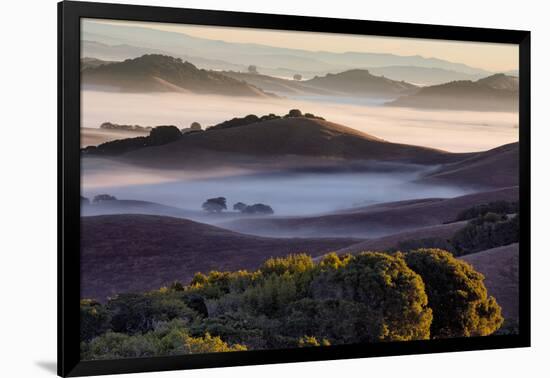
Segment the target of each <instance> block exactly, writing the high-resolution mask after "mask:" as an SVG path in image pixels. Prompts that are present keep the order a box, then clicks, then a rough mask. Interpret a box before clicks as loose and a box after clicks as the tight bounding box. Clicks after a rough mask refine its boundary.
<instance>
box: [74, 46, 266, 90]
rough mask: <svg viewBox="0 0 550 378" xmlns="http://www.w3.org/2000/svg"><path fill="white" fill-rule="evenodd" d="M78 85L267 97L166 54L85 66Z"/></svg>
mask: <svg viewBox="0 0 550 378" xmlns="http://www.w3.org/2000/svg"><path fill="white" fill-rule="evenodd" d="M81 77H82V84H83V85H84V86H93V87H94V88H96V89H105V90H119V91H124V92H192V93H209V94H220V95H230V96H253V97H267V96H270V95H268V94H266V93H265V92H263V91H261V90H260V89H258V88H256V87H253V86H251V85H249V84H246V83H245V82H242V81H238V80H235V79H233V78H230V77H227V76H224V75H222V74H220V73H217V72H214V71H207V70H201V69H199V68H197V67H196V66H194V65H193V64H191V63H189V62H183V61H182V60H181V59H179V58H173V57H170V56H166V55H156V54H151V55H143V56H141V57H139V58H135V59H127V60H125V61H123V62H116V63H111V64H107V65H98V66H95V67H94V66H93V65H89V64H88V67H87V68H85V69H84V70H83V71H82V76H81Z"/></svg>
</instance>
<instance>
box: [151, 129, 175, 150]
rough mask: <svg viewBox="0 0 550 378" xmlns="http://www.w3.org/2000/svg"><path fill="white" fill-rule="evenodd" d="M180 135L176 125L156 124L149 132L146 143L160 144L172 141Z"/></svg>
mask: <svg viewBox="0 0 550 378" xmlns="http://www.w3.org/2000/svg"><path fill="white" fill-rule="evenodd" d="M180 137H181V131H180V130H179V129H178V128H177V127H176V126H157V127H155V128H154V129H152V130H151V132H150V133H149V139H148V145H150V146H160V145H163V144H167V143H170V142H174V141H176V140H178V139H179V138H180Z"/></svg>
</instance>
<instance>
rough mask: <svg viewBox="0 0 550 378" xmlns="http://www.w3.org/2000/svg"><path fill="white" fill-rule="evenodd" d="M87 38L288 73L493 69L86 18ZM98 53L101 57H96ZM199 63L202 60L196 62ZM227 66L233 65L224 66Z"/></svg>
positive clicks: (474, 71)
mask: <svg viewBox="0 0 550 378" xmlns="http://www.w3.org/2000/svg"><path fill="white" fill-rule="evenodd" d="M82 35H83V38H84V39H85V40H90V41H96V42H101V43H104V44H110V45H124V44H127V45H135V46H140V48H152V49H158V50H161V51H164V52H165V53H168V54H171V55H177V56H179V55H182V54H185V55H187V56H196V57H201V58H203V59H209V60H220V61H225V62H230V63H231V64H235V65H244V66H245V67H247V66H248V65H250V64H254V65H256V66H258V67H263V68H265V69H270V70H274V69H284V70H287V72H289V76H290V77H291V76H292V75H291V74H290V72H294V73H301V74H306V73H307V72H317V73H319V72H324V73H326V72H337V71H344V70H348V69H352V68H357V67H363V68H369V67H383V66H415V67H426V68H440V69H445V70H452V71H456V72H462V73H466V74H476V75H482V76H488V75H490V74H491V73H492V72H489V71H487V70H484V69H480V68H476V67H471V66H468V65H466V64H463V63H456V62H450V61H446V60H443V59H438V58H426V57H422V56H419V55H410V56H404V55H403V56H401V55H393V54H387V53H370V52H342V53H340V52H327V51H309V50H300V49H292V48H283V47H273V46H267V45H261V44H254V43H232V42H225V41H220V40H212V39H206V38H199V37H194V36H191V35H188V34H184V33H179V32H170V31H161V30H154V29H148V28H143V27H139V26H117V25H107V24H101V23H98V22H93V21H89V22H85V23H83V28H82ZM96 57H97V58H101V57H99V56H96ZM197 64H199V63H197ZM224 69H226V70H227V69H234V68H229V67H225V68H224ZM304 76H306V75H304Z"/></svg>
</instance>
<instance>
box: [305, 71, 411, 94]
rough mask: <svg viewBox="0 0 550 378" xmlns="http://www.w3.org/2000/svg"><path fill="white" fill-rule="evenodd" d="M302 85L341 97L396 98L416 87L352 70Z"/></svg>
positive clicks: (314, 79)
mask: <svg viewBox="0 0 550 378" xmlns="http://www.w3.org/2000/svg"><path fill="white" fill-rule="evenodd" d="M304 84H306V85H308V86H311V87H315V88H319V89H324V90H330V91H333V92H337V93H338V92H339V93H340V94H343V95H352V96H357V95H360V96H369V97H396V96H398V95H403V94H410V93H415V92H416V91H417V90H418V87H417V86H415V85H413V84H410V83H407V82H404V81H395V80H391V79H388V78H386V77H383V76H375V75H373V74H371V73H370V72H369V71H368V70H362V69H354V70H348V71H344V72H340V73H337V74H330V73H329V74H327V75H325V76H316V77H314V78H313V79H310V80H306V81H304Z"/></svg>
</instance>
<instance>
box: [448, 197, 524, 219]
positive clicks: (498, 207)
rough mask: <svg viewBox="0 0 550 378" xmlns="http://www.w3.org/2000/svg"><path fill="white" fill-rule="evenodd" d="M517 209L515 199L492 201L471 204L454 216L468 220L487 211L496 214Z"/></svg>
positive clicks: (513, 211)
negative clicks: (511, 200) (510, 200)
mask: <svg viewBox="0 0 550 378" xmlns="http://www.w3.org/2000/svg"><path fill="white" fill-rule="evenodd" d="M518 211H519V203H518V202H517V201H514V202H509V201H493V202H489V203H483V204H480V205H476V206H472V207H470V208H468V209H466V210H463V211H461V212H460V213H458V215H457V216H456V219H455V221H462V220H470V219H474V218H478V217H479V216H483V215H485V214H487V213H496V214H515V213H517V212H518Z"/></svg>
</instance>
